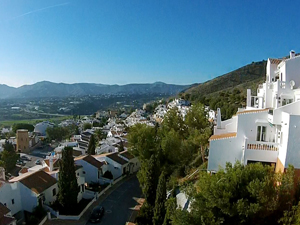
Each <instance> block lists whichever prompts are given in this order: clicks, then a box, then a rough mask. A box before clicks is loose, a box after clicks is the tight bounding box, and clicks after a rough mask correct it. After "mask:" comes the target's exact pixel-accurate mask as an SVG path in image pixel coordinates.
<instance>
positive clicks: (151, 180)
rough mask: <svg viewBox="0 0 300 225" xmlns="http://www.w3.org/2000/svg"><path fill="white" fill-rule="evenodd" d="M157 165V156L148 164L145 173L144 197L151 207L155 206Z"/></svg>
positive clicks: (153, 156) (152, 157)
mask: <svg viewBox="0 0 300 225" xmlns="http://www.w3.org/2000/svg"><path fill="white" fill-rule="evenodd" d="M157 169H158V168H157V163H156V157H155V155H152V156H151V158H150V160H149V161H148V162H147V163H146V168H145V170H143V172H144V176H145V177H144V182H145V183H144V189H143V191H144V195H145V199H146V201H147V203H148V204H149V206H151V207H154V206H155V196H156V188H157V178H158V176H157Z"/></svg>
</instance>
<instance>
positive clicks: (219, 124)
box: [217, 108, 221, 129]
mask: <svg viewBox="0 0 300 225" xmlns="http://www.w3.org/2000/svg"><path fill="white" fill-rule="evenodd" d="M217 129H221V109H220V108H217Z"/></svg>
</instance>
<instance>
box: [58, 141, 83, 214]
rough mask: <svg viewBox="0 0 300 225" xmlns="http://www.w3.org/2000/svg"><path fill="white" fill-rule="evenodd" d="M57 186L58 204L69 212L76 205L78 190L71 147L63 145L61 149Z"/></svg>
mask: <svg viewBox="0 0 300 225" xmlns="http://www.w3.org/2000/svg"><path fill="white" fill-rule="evenodd" d="M58 187H59V193H58V201H59V203H60V205H61V206H63V207H64V208H65V209H67V210H68V211H70V212H71V211H72V210H73V209H74V207H76V205H77V195H78V192H79V188H78V184H77V178H76V173H75V165H74V158H73V148H72V147H65V148H64V150H63V151H62V158H61V161H60V164H59V179H58Z"/></svg>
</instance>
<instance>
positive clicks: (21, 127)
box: [12, 123, 34, 133]
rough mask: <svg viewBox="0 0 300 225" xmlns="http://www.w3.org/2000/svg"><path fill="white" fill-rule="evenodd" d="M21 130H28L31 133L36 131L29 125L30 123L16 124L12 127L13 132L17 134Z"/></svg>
mask: <svg viewBox="0 0 300 225" xmlns="http://www.w3.org/2000/svg"><path fill="white" fill-rule="evenodd" d="M19 129H26V130H28V131H29V132H32V131H33V130H34V126H33V125H32V124H28V123H15V124H14V125H13V126H12V131H13V132H14V133H16V132H17V130H19Z"/></svg>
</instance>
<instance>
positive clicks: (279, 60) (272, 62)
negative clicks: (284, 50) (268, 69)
mask: <svg viewBox="0 0 300 225" xmlns="http://www.w3.org/2000/svg"><path fill="white" fill-rule="evenodd" d="M269 60H270V62H271V64H279V63H281V62H282V59H271V58H269Z"/></svg>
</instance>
